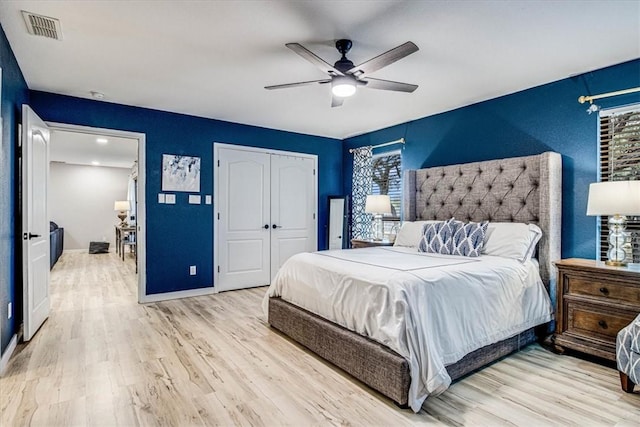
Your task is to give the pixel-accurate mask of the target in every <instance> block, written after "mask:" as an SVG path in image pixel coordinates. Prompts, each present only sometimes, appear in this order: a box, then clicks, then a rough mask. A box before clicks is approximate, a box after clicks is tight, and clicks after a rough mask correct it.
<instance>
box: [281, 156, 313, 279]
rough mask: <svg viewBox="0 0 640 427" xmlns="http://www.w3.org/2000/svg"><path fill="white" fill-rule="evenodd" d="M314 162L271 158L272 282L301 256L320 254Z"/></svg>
mask: <svg viewBox="0 0 640 427" xmlns="http://www.w3.org/2000/svg"><path fill="white" fill-rule="evenodd" d="M315 200H316V194H315V171H314V161H313V160H312V159H310V158H305V157H293V156H286V155H278V154H272V155H271V278H273V277H274V276H275V275H276V273H277V272H278V270H279V269H280V267H281V266H282V264H283V263H284V262H285V261H286V260H287V259H289V258H290V257H291V256H293V255H295V254H297V253H300V252H311V251H315V250H317V243H316V240H317V239H316V234H317V233H316V225H315V224H316V212H315V206H316V203H315Z"/></svg>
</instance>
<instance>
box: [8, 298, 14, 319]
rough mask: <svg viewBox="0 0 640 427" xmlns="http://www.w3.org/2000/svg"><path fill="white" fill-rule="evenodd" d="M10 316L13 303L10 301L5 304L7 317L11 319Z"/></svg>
mask: <svg viewBox="0 0 640 427" xmlns="http://www.w3.org/2000/svg"><path fill="white" fill-rule="evenodd" d="M11 316H13V303H12V302H10V303H9V304H8V305H7V319H11Z"/></svg>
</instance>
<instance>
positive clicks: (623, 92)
mask: <svg viewBox="0 0 640 427" xmlns="http://www.w3.org/2000/svg"><path fill="white" fill-rule="evenodd" d="M634 92H640V87H634V88H631V89H624V90H618V91H615V92H607V93H602V94H600V95H593V96H591V95H589V96H584V95H583V96H581V97H580V98H578V102H579V103H580V104H584V103H585V102H593V101H595V100H596V99H600V98H609V97H610V96H618V95H626V94H628V93H634Z"/></svg>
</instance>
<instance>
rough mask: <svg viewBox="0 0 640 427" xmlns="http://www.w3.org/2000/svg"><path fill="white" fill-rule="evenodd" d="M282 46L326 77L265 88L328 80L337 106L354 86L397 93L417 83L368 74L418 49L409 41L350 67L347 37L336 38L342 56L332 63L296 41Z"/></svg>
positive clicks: (287, 86)
mask: <svg viewBox="0 0 640 427" xmlns="http://www.w3.org/2000/svg"><path fill="white" fill-rule="evenodd" d="M285 46H286V47H288V48H289V49H291V50H292V51H294V52H295V53H297V54H298V55H300V56H302V57H303V58H304V59H306V60H307V61H309V62H311V63H312V64H313V65H315V66H316V67H318V68H320V69H321V70H322V71H323V72H325V73H327V74H328V75H329V76H330V78H329V79H323V80H311V81H306V82H298V83H287V84H283V85H273V86H265V89H269V90H271V89H284V88H289V87H297V86H307V85H313V84H327V83H331V92H332V94H333V97H332V100H331V106H332V107H339V106H341V105H342V103H343V102H344V98H346V97H349V96H352V95H353V94H354V93H355V92H356V87H358V86H363V87H367V88H369V89H382V90H393V91H397V92H413V91H414V90H416V89H417V88H418V85H412V84H408V83H400V82H393V81H390V80H380V79H374V78H371V77H369V74H371V73H373V72H374V71H378V70H379V69H381V68H383V67H386V66H387V65H390V64H393V63H394V62H396V61H399V60H400V59H402V58H404V57H405V56H408V55H411V54H412V53H414V52H416V51H417V50H418V46H416V45H415V44H414V43H413V42H406V43H404V44H401V45H400V46H398V47H394V48H393V49H391V50H389V51H387V52H385V53H383V54H381V55H378V56H376V57H375V58H372V59H370V60H368V61H365V62H363V63H362V64H360V65H357V66H354V65H353V62H351V61H349V60H348V59H347V52H349V50H350V49H351V46H353V43H352V42H351V40H347V39H340V40H338V41H336V49H338V52H340V54H341V55H342V58H340V59H339V60H338V61H336V63H335V64H333V66H332V65H331V64H329V63H327V62H325V61H324V60H322V59H321V58H320V57H318V56H317V55H316V54H314V53H313V52H311V51H310V50H309V49H307V48H305V47H304V46H302V45H301V44H299V43H287V44H286V45H285Z"/></svg>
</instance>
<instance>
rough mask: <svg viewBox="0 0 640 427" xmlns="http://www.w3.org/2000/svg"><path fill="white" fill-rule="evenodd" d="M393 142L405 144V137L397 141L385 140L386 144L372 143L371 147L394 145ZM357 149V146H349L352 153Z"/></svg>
mask: <svg viewBox="0 0 640 427" xmlns="http://www.w3.org/2000/svg"><path fill="white" fill-rule="evenodd" d="M393 144H404V138H400V139H396V140H395V141H390V142H385V143H384V144H378V145H372V146H371V148H380V147H386V146H387V145H393ZM356 150H357V148H349V152H350V153H353V152H354V151H356Z"/></svg>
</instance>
